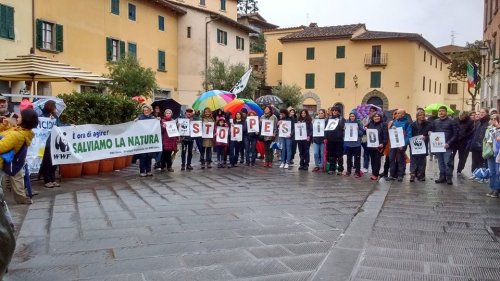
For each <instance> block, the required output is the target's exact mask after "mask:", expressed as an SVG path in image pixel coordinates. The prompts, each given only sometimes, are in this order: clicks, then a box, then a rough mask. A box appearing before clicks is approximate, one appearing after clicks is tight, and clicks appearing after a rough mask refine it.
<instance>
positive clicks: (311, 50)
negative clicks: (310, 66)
mask: <svg viewBox="0 0 500 281" xmlns="http://www.w3.org/2000/svg"><path fill="white" fill-rule="evenodd" d="M306 58H307V59H308V60H313V59H314V48H307V55H306Z"/></svg>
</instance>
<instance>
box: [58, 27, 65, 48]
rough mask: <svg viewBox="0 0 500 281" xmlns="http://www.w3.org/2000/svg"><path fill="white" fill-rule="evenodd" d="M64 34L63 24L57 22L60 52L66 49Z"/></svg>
mask: <svg viewBox="0 0 500 281" xmlns="http://www.w3.org/2000/svg"><path fill="white" fill-rule="evenodd" d="M63 35H64V32H63V26H62V25H60V24H56V51H58V52H62V51H63V49H64V48H63V45H64V44H63V43H64V40H63Z"/></svg>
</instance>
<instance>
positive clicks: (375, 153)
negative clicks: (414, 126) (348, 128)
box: [366, 112, 389, 180]
mask: <svg viewBox="0 0 500 281" xmlns="http://www.w3.org/2000/svg"><path fill="white" fill-rule="evenodd" d="M382 119H383V116H382V114H380V113H378V112H376V113H374V114H373V115H372V117H371V121H370V123H368V125H367V126H366V129H376V130H377V132H378V142H379V145H378V147H368V148H367V150H368V153H369V154H370V161H371V165H372V176H371V177H370V179H371V180H378V178H379V175H380V166H381V158H382V155H383V151H384V147H385V146H386V145H387V142H388V141H389V131H388V130H387V125H386V124H385V123H384V122H383V121H382ZM371 137H372V136H370V134H369V133H368V132H367V140H368V141H370V139H371Z"/></svg>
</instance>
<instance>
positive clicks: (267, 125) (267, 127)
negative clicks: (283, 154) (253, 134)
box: [260, 119, 274, 137]
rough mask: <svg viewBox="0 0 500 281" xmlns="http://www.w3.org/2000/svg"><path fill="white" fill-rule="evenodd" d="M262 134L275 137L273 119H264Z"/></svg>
mask: <svg viewBox="0 0 500 281" xmlns="http://www.w3.org/2000/svg"><path fill="white" fill-rule="evenodd" d="M260 134H261V135H262V136H264V137H274V122H273V120H269V119H262V124H261V130H260Z"/></svg>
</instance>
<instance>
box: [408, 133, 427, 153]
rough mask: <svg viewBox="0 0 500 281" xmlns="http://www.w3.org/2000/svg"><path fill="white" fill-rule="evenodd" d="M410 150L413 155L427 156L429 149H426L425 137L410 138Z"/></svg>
mask: <svg viewBox="0 0 500 281" xmlns="http://www.w3.org/2000/svg"><path fill="white" fill-rule="evenodd" d="M410 149H411V154H412V155H420V154H426V153H427V149H426V147H425V141H424V136H422V135H419V136H414V137H413V138H410Z"/></svg>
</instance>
